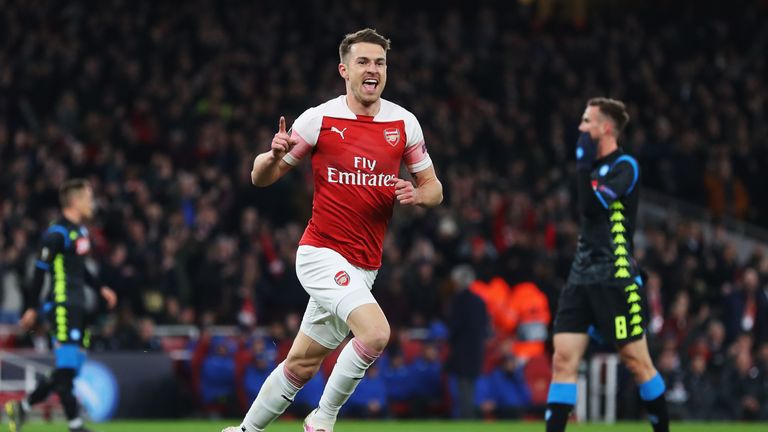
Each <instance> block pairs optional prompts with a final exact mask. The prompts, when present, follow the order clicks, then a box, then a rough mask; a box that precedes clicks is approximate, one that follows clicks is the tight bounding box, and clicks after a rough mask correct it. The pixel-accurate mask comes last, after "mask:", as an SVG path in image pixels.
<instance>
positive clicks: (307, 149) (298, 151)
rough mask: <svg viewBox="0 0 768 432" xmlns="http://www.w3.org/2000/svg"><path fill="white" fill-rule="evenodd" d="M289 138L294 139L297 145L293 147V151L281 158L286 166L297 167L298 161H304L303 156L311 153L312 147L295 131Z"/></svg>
mask: <svg viewBox="0 0 768 432" xmlns="http://www.w3.org/2000/svg"><path fill="white" fill-rule="evenodd" d="M291 138H295V139H296V140H297V141H298V143H296V145H295V146H293V149H292V150H291V151H290V153H288V154H287V155H285V156H283V160H284V161H285V163H287V164H288V165H294V166H295V165H298V163H299V161H301V160H302V159H304V156H306V155H308V154H309V153H311V152H312V145H311V144H309V143H308V142H307V141H306V140H305V139H304V138H302V137H301V135H299V134H298V133H297V132H296V131H293V132H291Z"/></svg>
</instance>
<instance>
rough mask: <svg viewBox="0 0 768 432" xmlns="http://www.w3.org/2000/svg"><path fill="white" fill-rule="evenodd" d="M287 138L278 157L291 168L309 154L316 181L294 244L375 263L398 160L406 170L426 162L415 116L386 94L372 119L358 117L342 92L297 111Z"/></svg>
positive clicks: (361, 264) (364, 264)
mask: <svg viewBox="0 0 768 432" xmlns="http://www.w3.org/2000/svg"><path fill="white" fill-rule="evenodd" d="M291 136H292V137H294V138H296V139H297V140H298V144H297V145H296V146H295V147H294V148H293V150H291V152H290V153H289V154H287V155H286V156H285V157H284V158H283V160H284V161H285V162H286V163H288V164H290V165H296V164H297V163H298V162H299V160H301V159H302V158H303V157H304V156H306V155H307V154H310V153H311V154H312V173H313V178H314V186H315V195H314V199H313V203H312V218H311V219H310V220H309V223H308V224H307V228H306V230H305V231H304V235H303V237H302V238H301V241H300V243H299V244H302V245H310V246H315V247H326V248H329V249H333V250H335V251H336V252H338V253H339V254H341V255H342V256H343V257H344V258H346V259H347V260H348V261H349V262H350V263H351V264H353V265H355V266H358V267H361V268H364V269H369V270H373V269H377V268H379V267H380V266H381V254H382V244H383V241H384V235H385V233H386V230H387V226H388V224H389V220H390V218H391V217H392V209H393V207H394V203H395V188H394V185H395V183H396V181H397V178H398V173H399V171H400V163H401V161H404V162H405V164H406V167H407V168H408V170H409V172H411V173H417V172H420V171H423V170H425V169H427V168H429V167H430V166H431V165H432V161H431V160H430V158H429V154H428V153H427V148H426V145H425V144H424V134H423V132H422V130H421V126H420V125H419V122H418V121H417V120H416V117H415V116H414V115H413V114H411V113H410V112H408V111H407V110H405V109H404V108H402V107H400V106H399V105H397V104H394V103H392V102H389V101H387V100H384V99H381V108H380V109H379V112H378V114H376V116H375V117H370V116H358V115H355V114H354V113H353V112H352V111H351V110H350V109H349V107H348V106H347V103H346V97H345V96H343V95H342V96H339V97H338V98H335V99H332V100H330V101H328V102H326V103H324V104H322V105H319V106H316V107H313V108H310V109H308V110H307V111H305V112H304V113H303V114H301V115H300V116H299V117H298V118H297V119H296V121H295V122H294V123H293V127H292V128H291Z"/></svg>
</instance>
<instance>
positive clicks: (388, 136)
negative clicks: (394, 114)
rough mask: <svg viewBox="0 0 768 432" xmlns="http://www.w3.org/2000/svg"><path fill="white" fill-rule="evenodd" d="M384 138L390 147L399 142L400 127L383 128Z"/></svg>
mask: <svg viewBox="0 0 768 432" xmlns="http://www.w3.org/2000/svg"><path fill="white" fill-rule="evenodd" d="M384 139H385V140H387V142H388V143H389V145H391V146H392V147H394V146H396V145H397V144H398V143H399V142H400V129H398V128H389V129H384Z"/></svg>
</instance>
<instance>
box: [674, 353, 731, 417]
mask: <svg viewBox="0 0 768 432" xmlns="http://www.w3.org/2000/svg"><path fill="white" fill-rule="evenodd" d="M683 381H684V384H685V391H686V393H687V395H688V400H687V401H686V404H685V412H686V414H687V415H686V418H689V419H692V420H700V421H705V420H715V419H723V418H726V417H725V415H723V414H724V413H723V414H721V413H719V412H716V409H717V405H716V401H717V391H718V389H717V387H715V385H714V383H713V381H712V377H710V376H709V374H708V373H707V359H706V357H705V355H704V354H698V355H696V356H694V357H693V358H691V360H690V364H689V366H688V370H687V371H686V373H685V377H684V378H683Z"/></svg>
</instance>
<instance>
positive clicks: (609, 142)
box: [597, 136, 619, 159]
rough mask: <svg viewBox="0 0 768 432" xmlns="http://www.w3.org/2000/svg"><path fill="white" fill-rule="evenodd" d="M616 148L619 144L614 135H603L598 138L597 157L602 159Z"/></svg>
mask: <svg viewBox="0 0 768 432" xmlns="http://www.w3.org/2000/svg"><path fill="white" fill-rule="evenodd" d="M617 148H619V144H618V143H617V142H616V138H615V137H612V136H604V137H602V138H600V141H599V142H598V144H597V158H598V159H602V158H604V157H606V156H608V155H609V154H611V153H613V152H615V151H616V149H617Z"/></svg>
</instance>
